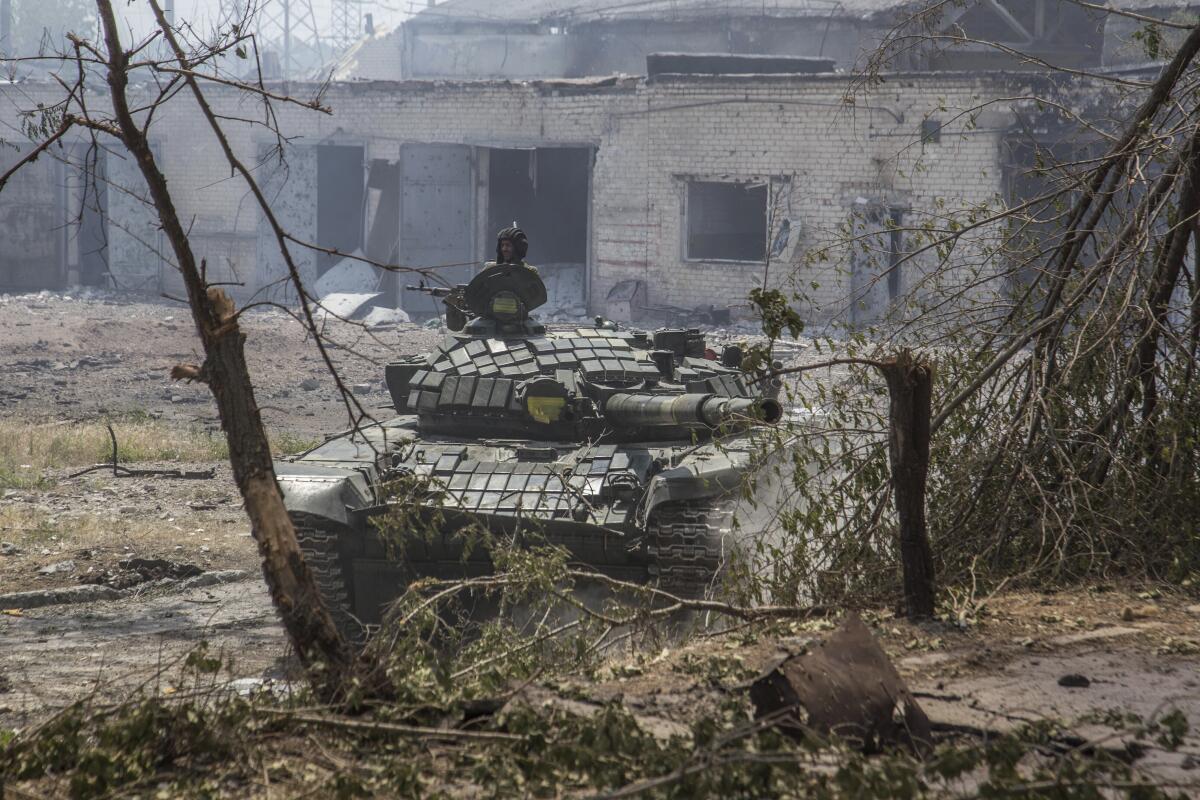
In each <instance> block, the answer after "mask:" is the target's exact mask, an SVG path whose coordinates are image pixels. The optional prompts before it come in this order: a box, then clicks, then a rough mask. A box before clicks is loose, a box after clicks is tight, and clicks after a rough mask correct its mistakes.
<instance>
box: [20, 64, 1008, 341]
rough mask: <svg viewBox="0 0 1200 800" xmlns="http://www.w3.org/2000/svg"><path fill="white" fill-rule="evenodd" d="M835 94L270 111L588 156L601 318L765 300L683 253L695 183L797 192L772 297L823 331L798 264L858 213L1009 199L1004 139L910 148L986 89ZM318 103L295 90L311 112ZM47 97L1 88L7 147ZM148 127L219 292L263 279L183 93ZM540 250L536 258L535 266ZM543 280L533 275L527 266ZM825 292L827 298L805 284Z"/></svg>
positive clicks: (834, 268)
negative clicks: (803, 307) (617, 294)
mask: <svg viewBox="0 0 1200 800" xmlns="http://www.w3.org/2000/svg"><path fill="white" fill-rule="evenodd" d="M847 87H848V79H845V78H840V77H830V76H824V77H768V78H764V77H757V78H753V77H726V78H710V77H690V78H664V79H658V80H655V81H653V82H648V81H645V80H642V79H623V80H621V81H619V82H617V83H616V84H615V85H608V86H566V85H562V86H559V87H558V88H555V86H554V85H551V84H523V83H508V82H465V83H451V82H425V83H421V82H411V83H392V82H364V83H354V84H335V85H333V86H331V87H330V88H329V90H328V92H327V94H326V95H325V97H324V102H326V103H327V104H328V105H329V106H331V107H332V109H333V113H332V115H324V114H320V113H317V112H313V111H309V110H305V109H301V108H298V107H296V106H294V105H286V104H278V103H277V104H276V105H275V111H276V114H277V115H278V118H279V121H280V124H281V126H282V129H283V131H284V133H285V134H286V135H288V136H290V137H297V138H296V140H295V141H296V142H298V143H308V144H314V143H317V142H320V141H322V140H323V139H326V138H327V137H331V136H335V135H336V136H342V137H347V138H351V139H360V140H363V141H365V142H366V143H367V147H368V157H384V158H395V157H396V156H397V155H398V153H399V146H400V144H401V143H403V142H406V141H415V142H446V143H468V144H475V145H486V144H488V143H494V144H496V145H499V146H505V145H509V146H511V145H519V144H523V145H538V144H545V145H550V144H591V145H594V146H595V147H596V148H597V151H596V161H595V170H594V174H593V181H592V185H593V198H592V202H593V213H592V219H593V230H592V231H591V239H592V241H591V252H592V254H593V263H592V305H593V309H594V310H601V302H602V300H603V298H604V296H605V294H606V292H607V291H608V289H609V288H610V287H611V286H612V285H613V284H615V283H616V282H618V281H621V280H624V279H627V278H640V279H643V280H645V281H646V282H647V285H648V287H649V294H650V301H651V303H652V304H653V303H669V304H671V305H676V306H694V305H699V304H708V303H712V304H714V305H717V306H724V305H731V304H737V303H743V302H744V301H745V298H746V295H747V293H748V292H749V290H750V289H751V288H752V287H754V286H757V285H759V283H760V282H761V280H762V276H763V273H764V265H763V264H761V263H720V262H713V263H708V262H698V261H688V260H685V258H684V253H683V233H682V231H681V224H682V222H683V220H682V217H681V209H682V205H681V204H682V203H683V197H684V194H685V193H684V191H683V187H684V178H683V177H682V176H697V177H702V178H709V179H734V180H744V179H753V178H757V179H769V178H772V177H786V178H790V190H789V191H787V192H784V193H783V194H782V195H781V197H780V198H779V204H778V205H779V211H780V215H782V216H786V217H788V218H790V219H792V220H794V221H796V222H798V223H799V224H800V226H801V229H802V235H803V239H802V241H801V247H800V248H798V249H797V250H796V251H795V255H796V258H795V259H794V260H792V261H791V262H789V263H780V264H772V265H771V267H770V280H771V282H772V283H773V284H777V285H781V284H786V283H787V282H788V281H789V280H792V281H794V282H795V284H796V285H798V286H802V287H804V288H805V289H806V292H807V294H808V297H809V299H810V300H811V301H812V303H813V306H814V307H813V308H812V309H811V313H812V315H813V316H814V317H817V318H821V317H829V316H835V315H837V314H839V313H840V312H843V311H844V310H845V307H846V303H847V293H848V283H847V280H846V278H845V275H844V274H843V271H844V266H845V263H844V258H842V257H841V256H840V255H839V256H838V257H837V258H836V259H835V260H834V263H825V264H819V265H816V266H806V265H805V264H804V262H803V255H804V253H806V252H810V251H812V250H813V249H815V248H819V247H820V246H821V245H822V244H825V243H828V242H830V241H831V239H833V238H834V237H835V236H836V231H837V229H838V227H839V226H840V225H842V224H843V223H844V222H845V221H846V219H847V215H848V213H849V211H850V208H851V204H852V203H853V202H854V199H855V198H856V197H860V196H862V197H868V198H870V199H875V198H885V199H888V200H889V201H891V202H894V203H897V204H901V205H906V206H908V207H910V208H911V209H912V212H911V214H910V215H908V216H907V217H906V221H909V222H911V221H916V220H920V219H923V218H924V215H925V214H927V213H931V212H935V211H936V209H937V206H938V204H939V203H941V204H944V208H945V209H954V208H959V207H963V206H967V205H974V204H979V203H985V202H988V201H989V200H991V199H993V198H994V197H995V196H996V195H997V194H998V193H999V192H1000V191H1001V187H1002V184H1001V180H1002V176H1001V171H1000V167H999V162H998V153H999V147H998V143H999V138H1000V136H1001V134H1000V133H999V132H998V130H999V128H1000V127H1001V126H1000V125H994V126H992V127H990V128H988V129H987V130H972V131H966V130H963V126H962V124H961V123H951V124H950V125H948V127H947V128H946V129H945V130H944V131H943V133H942V137H941V142H940V143H938V144H929V145H926V146H924V147H923V146H922V145H921V144H920V143H917V142H916V138H917V135H918V132H919V129H920V124H921V120H922V118H923V117H924V116H925V115H926V114H930V113H933V114H935V116H938V117H939V118H940V119H942V120H947V119H948V118H949V117H950V116H951V115H950V113H948V112H938V109H939V107H945V108H949V109H955V108H964V107H967V106H969V105H974V104H975V103H977V102H978V97H979V96H985V97H986V96H999V95H1001V94H1003V91H1002V90H1001V89H999V88H998V87H996V88H993V87H992V86H991V85H989V83H988V79H986V78H977V79H973V78H965V77H954V76H946V75H929V76H925V77H918V78H894V79H892V80H889V81H888V82H886V83H884V84H882V85H881V86H880V87H879V88H878V89H876V90H875V91H874V92H873V93H871V94H870V95H867V96H861V97H858V98H857V101H856V102H855V104H854V105H848V104H846V103H845V102H843V96H844V93H845V92H846V90H847ZM311 90H312V87H309V86H293V87H292V92H293V94H295V95H297V96H304V95H305V93H306V92H309V91H311ZM53 94H54V90H53V89H52V88H51V87H41V88H38V89H36V90H34V89H31V88H30V86H29V85H25V86H23V87H20V88H19V89H18V88H15V87H11V86H8V87H0V120H6V121H7V123H6V124H7V126H8V131H9V133H10V135H11V131H12V126H13V125H15V124H16V123H15V114H14V112H15V111H16V110H17V109H21V108H30V107H32V105H33V103H32V102H31V100H33V99H34V98H35V96H45V97H50V96H52V95H53ZM210 97H211V99H212V101H213V102H214V104H215V105H216V106H217V108H218V109H219V110H220V111H221V113H223V114H226V115H229V116H235V115H236V116H242V117H250V118H255V119H259V120H261V119H262V113H263V112H262V105H261V103H259V102H257V101H255V100H254V99H253V98H252V97H247V96H246V95H238V94H237V93H236V92H234V91H232V90H228V89H223V88H218V87H213V88H212V89H210ZM157 116H158V118H157V119H156V121H155V124H154V127H153V129H152V130H153V135H154V138H155V139H156V140H157V142H158V143H159V146H160V148H161V155H162V156H163V157H164V162H165V163H166V164H167V172H168V175H169V178H170V185H171V187H172V189H173V190H174V191H175V196H176V200H177V202H178V205H179V208H180V211H181V213H182V214H183V215H184V217H185V218H186V219H193V218H194V219H195V220H196V221H197V231H198V236H197V245H198V249H200V250H202V251H203V252H204V253H205V254H206V255H208V256H209V259H210V263H209V269H210V274H211V275H212V276H213V279H215V280H238V279H240V280H246V279H248V278H252V276H253V275H254V269H253V264H249V263H246V262H247V260H248V259H252V258H253V253H254V237H255V234H256V229H257V225H258V213H257V210H256V208H255V206H254V201H253V199H252V198H250V197H249V196H248V193H247V190H246V188H245V185H244V184H243V183H242V182H241V180H240V179H236V178H233V179H231V178H230V171H229V169H228V167H227V166H226V165H225V164H224V163H223V161H222V158H221V156H220V152H219V149H218V147H217V146H216V142H215V141H214V140H213V138H212V136H211V134H210V133H209V132H207V130H205V127H204V124H203V122H202V120H201V118H200V117H199V115H198V114H197V113H196V111H195V107H194V105H193V102H192V101H191V99H190V98H189V97H188V96H187V95H186V94H180V95H179V96H178V97H177V98H176V99H175V100H174V101H172V102H171V103H170V104H169V105H168V107H166V108H164V109H162V110H161V111H159V112H158V115H157ZM226 130H227V132H228V134H229V135H230V138H231V139H232V141H233V143H234V146H235V147H236V148H237V150H238V152H239V154H240V155H241V157H242V158H244V159H245V160H246V161H247V162H248V163H253V161H254V159H255V154H256V151H257V146H258V144H259V143H260V142H263V141H268V140H269V139H270V133H269V131H267V130H266V129H265V128H263V127H262V126H254V125H251V124H239V123H229V124H227V126H226ZM536 246H537V245H536V242H535V243H534V244H533V248H534V254H536ZM533 260H534V261H535V263H536V258H534V259H533ZM813 283H815V284H817V287H818V288H816V289H812V288H811V284H813Z"/></svg>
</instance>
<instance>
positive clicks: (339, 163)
mask: <svg viewBox="0 0 1200 800" xmlns="http://www.w3.org/2000/svg"><path fill="white" fill-rule="evenodd" d="M364 157H365V148H364V147H363V146H362V145H350V144H322V145H318V146H317V244H319V245H320V246H322V247H328V248H332V249H334V250H337V251H339V252H341V253H353V252H354V251H355V250H359V249H361V248H362V246H363V214H364V206H365V185H364V173H363V163H364V162H363V159H364ZM341 259H342V257H341V256H334V255H330V254H328V253H318V254H317V276H318V277H319V276H321V275H324V274H325V273H326V272H327V271H328V270H329V268H330V267H332V266H333V265H334V264H336V263H338V262H339V261H341Z"/></svg>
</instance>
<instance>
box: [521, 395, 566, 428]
mask: <svg viewBox="0 0 1200 800" xmlns="http://www.w3.org/2000/svg"><path fill="white" fill-rule="evenodd" d="M566 405H567V401H566V398H563V397H527V398H525V407H526V408H527V409H529V416H531V417H533V418H534V419H535V420H537V421H538V422H540V423H542V424H544V425H548V424H550V423H551V422H556V421H557V420H558V418H559V417H561V416H562V412H563V408H565V407H566Z"/></svg>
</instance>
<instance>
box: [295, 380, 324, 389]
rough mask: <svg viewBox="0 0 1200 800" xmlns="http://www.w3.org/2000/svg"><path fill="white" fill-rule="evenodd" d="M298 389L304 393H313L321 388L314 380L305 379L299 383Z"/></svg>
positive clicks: (318, 382)
mask: <svg viewBox="0 0 1200 800" xmlns="http://www.w3.org/2000/svg"><path fill="white" fill-rule="evenodd" d="M300 388H301V389H303V390H304V391H306V392H315V391H316V390H317V389H320V388H321V382H320V381H318V380H317V379H316V378H305V379H304V380H302V381H300Z"/></svg>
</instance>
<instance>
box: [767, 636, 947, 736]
mask: <svg viewBox="0 0 1200 800" xmlns="http://www.w3.org/2000/svg"><path fill="white" fill-rule="evenodd" d="M750 701H751V702H752V703H753V704H754V708H755V716H756V717H757V718H760V719H761V718H763V717H767V716H772V717H774V718H776V719H778V722H776V723H775V724H776V726H777V727H779V728H780V729H781V730H783V731H784V732H786V733H788V734H789V735H794V736H796V737H798V738H799V737H802V736H803V735H804V732H805V731H806V730H809V731H815V732H817V733H819V734H822V735H831V734H832V735H835V736H839V737H842V738H845V739H849V740H851V741H854V742H856V743H857V744H858V746H859V747H861V748H862V750H863V751H864V752H876V751H878V750H879V749H880V748H881V747H883V746H886V745H890V744H901V745H906V746H909V747H914V748H922V747H924V746H925V745H926V744H927V743H928V742H930V741H932V730H931V726H930V724H929V718H928V717H927V716H925V712H924V711H923V710H922V709H921V707H920V706H919V705H918V704H917V701H916V700H915V699H914V698H913V696H912V693H911V692H910V691H909V690H908V686H907V685H906V684H905V683H904V681H903V679H901V677H900V675H899V673H897V672H896V668H895V667H894V666H893V665H892V662H891V661H890V660H889V659H888V656H887V653H885V652H884V651H883V648H882V647H880V646H879V643H878V642H876V641H875V637H874V636H872V635H871V631H870V630H869V629H868V628H867V626H866V625H864V624H863V621H862V620H861V619H859V618H858V616H857V615H854V614H848V615H847V616H846V618H845V619H844V620H843V621H842V624H841V626H840V627H839V628H838V629H837V630H836V631H834V632H833V633H832V634H831V635H830V636H829V637H828V638H827V639H825V640H824V641H820V642H816V643H814V644H813V645H812V646H811V648H810V649H808V650H807V652H805V653H802V654H800V655H789V656H788V657H786V658H784V659H783V660H782V661H780V662H778V663H777V664H776V665H775V666H773V667H771V668H769V669H767V670H766V672H764V673H763V674H762V675H761V676H760V677H758V678H757V679H755V681H754V683H753V684H752V685H751V686H750Z"/></svg>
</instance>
